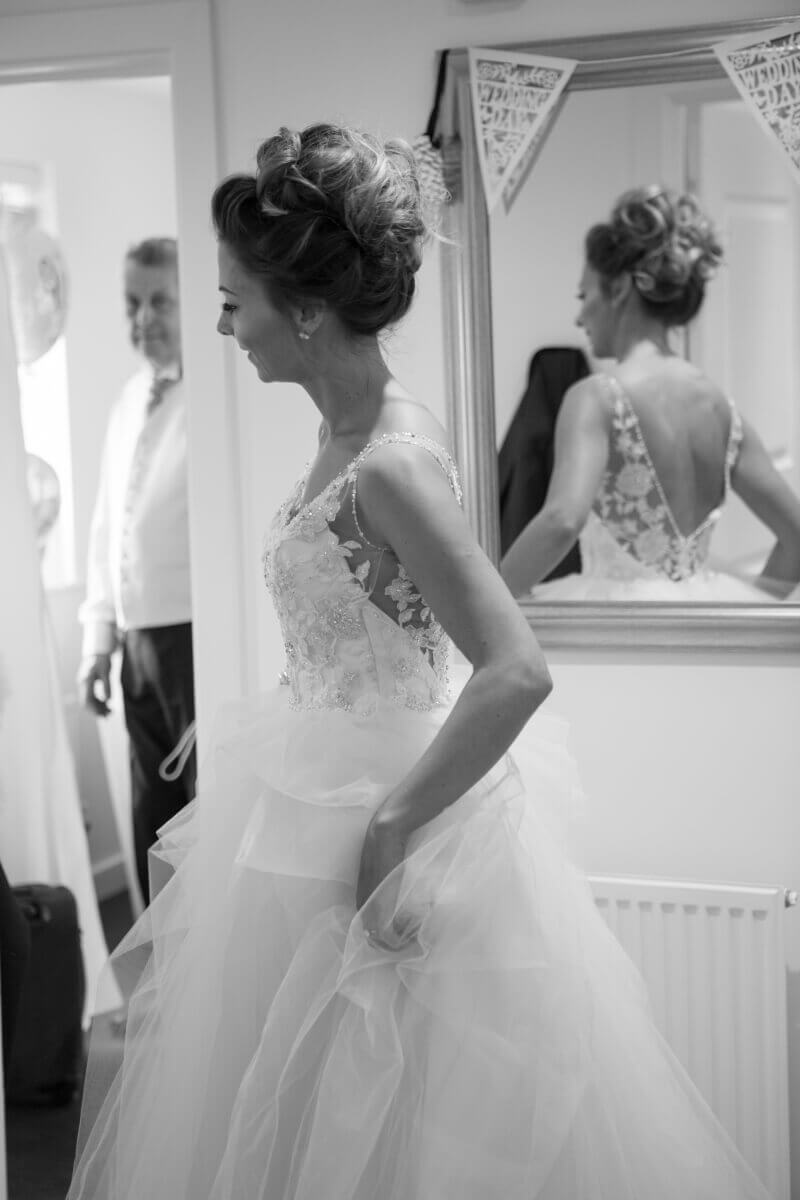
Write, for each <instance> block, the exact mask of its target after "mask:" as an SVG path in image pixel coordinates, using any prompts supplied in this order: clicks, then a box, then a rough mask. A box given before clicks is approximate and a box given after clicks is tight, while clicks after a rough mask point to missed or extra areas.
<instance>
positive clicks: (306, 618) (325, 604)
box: [263, 433, 461, 714]
mask: <svg viewBox="0 0 800 1200" xmlns="http://www.w3.org/2000/svg"><path fill="white" fill-rule="evenodd" d="M397 443H406V444H413V445H415V446H419V447H420V450H421V451H422V452H427V453H428V454H430V455H432V456H433V458H435V459H436V461H437V462H438V463H439V465H440V466H441V468H442V470H443V471H444V472H445V474H446V475H447V478H448V480H449V482H450V486H451V488H452V490H453V492H454V493H455V495H456V498H457V499H458V501H459V503H460V501H461V489H460V485H459V481H458V474H457V471H456V467H455V464H454V463H453V460H452V458H451V457H450V455H449V454H448V452H447V451H446V450H445V449H444V448H443V447H442V446H440V445H438V443H436V442H434V441H432V440H431V439H430V438H427V437H424V436H423V435H420V434H413V433H391V434H385V435H384V436H382V437H379V438H376V439H375V440H373V441H371V442H369V443H368V444H367V445H366V446H365V447H364V449H363V450H362V451H361V453H360V454H359V455H358V456H357V457H356V458H355V459H353V461H352V462H351V463H350V464H349V465H348V466H347V467H346V468H345V469H344V470H343V471H342V472H340V474H339V475H337V476H336V478H335V479H332V480H331V482H330V483H329V484H328V486H327V487H326V488H324V489H323V490H322V492H320V493H319V495H317V496H315V497H314V498H313V499H312V500H310V501H308V502H307V503H304V502H303V501H302V496H303V493H304V490H305V485H306V481H307V478H308V474H309V470H310V464H309V467H307V468H306V471H305V474H304V475H303V476H302V477H301V478H300V479H299V480H298V482H297V483H296V484H295V486H294V488H293V489H292V492H291V493H290V495H289V497H288V499H287V500H286V501H285V502H284V503H283V505H282V506H281V508H280V509H279V510H278V512H277V513H276V515H275V518H274V519H273V522H272V525H271V526H270V529H269V532H268V534H267V537H266V539H265V545H264V555H263V566H264V578H265V580H266V584H267V587H268V589H269V591H270V594H271V596H272V599H273V602H274V604H275V608H276V611H277V615H278V619H279V621H280V624H281V629H282V632H283V638H284V645H285V650H286V670H285V672H284V673H283V674H282V676H281V682H282V683H285V684H287V685H288V687H289V688H290V697H291V704H292V705H293V707H295V708H303V709H305V708H344V709H348V710H351V711H354V712H356V713H363V714H367V713H369V712H370V711H372V710H374V708H375V706H376V705H377V703H378V701H379V700H380V699H385V700H389V701H390V702H392V703H395V704H398V705H400V706H402V707H405V708H414V709H429V708H431V707H433V706H434V705H436V704H439V703H441V702H442V701H443V700H445V699H446V698H447V694H448V659H449V653H450V641H449V639H448V637H447V635H446V634H445V632H444V630H443V629H442V627H441V625H440V624H439V622H438V621H437V620H436V617H435V616H434V614H433V613H432V612H431V610H430V607H429V606H428V605H427V604H426V603H425V600H424V598H423V596H422V595H421V594H420V592H419V589H418V588H416V587H415V585H414V583H413V581H412V580H411V579H410V578H409V577H408V574H407V572H406V570H405V568H404V567H403V564H402V563H401V562H400V561H399V560H398V559H397V557H396V555H395V554H394V552H393V551H392V549H391V548H390V547H380V546H373V545H372V544H371V543H370V542H369V541H368V540H367V538H366V536H365V534H364V533H363V530H362V528H361V525H360V523H359V512H358V504H357V483H358V472H359V469H360V467H361V464H362V463H363V462H364V459H365V458H366V457H367V455H368V454H371V453H373V452H374V451H375V450H376V449H377V448H378V447H380V446H386V445H390V444H397Z"/></svg>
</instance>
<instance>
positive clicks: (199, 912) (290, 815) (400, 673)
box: [69, 434, 767, 1200]
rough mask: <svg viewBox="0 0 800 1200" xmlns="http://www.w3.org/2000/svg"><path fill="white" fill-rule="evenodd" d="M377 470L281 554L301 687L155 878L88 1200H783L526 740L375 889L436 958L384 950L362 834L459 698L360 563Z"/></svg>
mask: <svg viewBox="0 0 800 1200" xmlns="http://www.w3.org/2000/svg"><path fill="white" fill-rule="evenodd" d="M394 443H412V444H413V445H414V446H415V448H416V449H415V452H416V453H418V454H420V455H424V454H430V455H433V457H434V458H435V459H436V461H437V462H438V463H439V464H440V466H441V468H442V470H443V471H445V472H446V473H447V476H448V478H449V480H450V483H451V486H452V489H453V491H454V492H455V493H456V494H457V495H458V491H459V489H458V481H457V477H456V472H455V468H454V466H453V464H452V461H451V459H450V458H449V456H448V455H447V453H446V452H445V451H444V450H442V449H441V448H440V447H439V446H438V445H436V444H435V443H433V442H431V441H429V440H428V439H426V438H424V437H420V436H415V435H412V434H392V435H388V436H385V437H382V438H379V439H377V440H376V441H374V442H372V443H370V444H369V445H368V446H367V447H366V448H365V449H364V450H363V451H362V453H361V454H360V455H359V456H358V457H357V458H356V459H355V460H354V462H353V463H351V464H350V466H349V467H348V468H347V469H346V470H345V471H344V472H343V473H342V474H341V475H339V476H338V477H337V478H336V479H334V480H333V481H332V482H331V483H330V484H329V486H328V487H326V488H325V489H324V491H323V492H322V493H321V494H320V495H318V496H317V497H315V498H313V499H311V500H310V501H309V502H303V501H302V499H301V497H302V495H303V491H304V487H305V478H304V479H301V480H300V481H299V482H298V484H297V486H296V487H295V489H294V490H293V492H292V494H291V496H290V497H289V499H288V500H287V501H286V503H285V504H284V505H283V507H282V508H281V509H280V511H279V512H278V514H277V516H276V518H275V521H274V523H273V525H272V528H271V532H270V533H269V535H268V538H267V542H266V549H265V554H264V569H265V576H266V582H267V585H268V587H269V589H270V592H271V593H272V597H273V600H274V602H275V605H276V608H277V611H278V615H279V618H280V622H281V626H282V630H283V635H284V638H285V643H286V672H285V675H284V676H283V677H282V684H281V685H280V686H278V687H276V688H275V690H274V691H273V692H271V693H269V694H266V695H264V696H262V697H261V698H260V699H258V700H257V701H256V700H250V701H246V702H243V703H242V704H241V705H240V706H237V707H235V708H233V709H231V710H229V711H228V712H227V713H225V714H224V715H223V716H222V717H221V718H220V720H219V722H218V728H217V730H216V731H215V736H214V739H213V741H214V749H213V753H212V754H211V756H210V757H211V759H212V761H211V763H209V764H207V765H206V767H205V770H204V772H203V773H202V774H201V787H200V792H199V797H198V799H197V800H196V801H195V802H194V803H193V804H192V805H191V806H190V807H189V808H188V809H187V810H184V811H183V812H182V813H181V814H179V815H178V816H177V817H176V818H175V819H174V820H173V821H171V822H170V824H168V825H167V826H166V827H165V828H164V829H163V830H162V832H161V839H160V842H159V845H158V847H157V849H156V852H155V856H154V868H158V867H160V869H161V870H162V872H163V873H164V875H165V876H169V877H168V878H166V879H165V881H162V886H161V888H160V890H159V891H158V893H157V895H156V896H155V899H154V900H153V902H152V904H151V905H150V907H149V909H147V911H146V912H145V914H144V915H143V917H142V918H141V919H140V920H139V922H138V923H137V924H136V925H135V926H134V928H133V929H132V930H131V932H130V934H129V935H128V936H127V938H126V939H125V940H124V942H123V943H122V944H121V946H120V947H119V948H118V949H117V951H116V952H115V954H114V956H113V958H112V962H113V964H114V969H115V971H116V974H117V977H118V979H119V980H120V981H121V982H122V983H123V985H124V987H125V990H126V992H127V993H128V994H129V995H130V1002H129V1007H128V1015H127V1027H126V1034H125V1057H124V1062H123V1065H122V1067H121V1069H120V1070H119V1072H118V1073H117V1074H116V1076H115V1078H113V1079H108V1078H105V1079H104V1078H103V1074H104V1061H103V1058H102V1055H98V1056H97V1057H96V1059H95V1060H94V1061H93V1062H92V1063H90V1071H89V1075H88V1077H87V1083H86V1090H85V1097H84V1112H83V1120H82V1126H81V1135H80V1157H79V1162H78V1165H77V1168H76V1172H75V1176H74V1179H73V1183H72V1187H71V1189H70V1192H69V1200H79V1198H80V1200H88V1198H89V1197H92V1198H97V1200H100V1198H101V1197H102V1200H144V1198H145V1197H146V1198H147V1200H536V1198H538V1200H589V1198H591V1200H634V1198H635V1200H644V1198H645V1197H646V1198H647V1200H676V1198H677V1197H680V1200H712V1198H713V1200H744V1198H748V1200H767V1193H766V1191H765V1189H764V1188H763V1187H762V1186H761V1185H760V1183H759V1182H758V1181H757V1179H756V1177H755V1175H754V1174H753V1173H752V1172H751V1170H750V1169H749V1168H748V1167H747V1166H746V1165H745V1163H744V1161H743V1159H742V1158H741V1157H740V1156H739V1154H738V1152H737V1150H736V1149H735V1147H734V1146H733V1144H732V1142H731V1141H730V1140H729V1139H728V1137H727V1135H726V1134H725V1133H724V1132H723V1130H722V1128H721V1127H720V1126H719V1124H718V1123H717V1121H716V1120H715V1118H714V1117H713V1116H712V1114H711V1112H710V1110H709V1109H708V1108H707V1107H706V1105H705V1103H704V1102H703V1101H702V1099H701V1098H700V1096H699V1094H698V1093H697V1092H696V1090H695V1089H694V1087H693V1086H692V1084H691V1083H690V1081H689V1080H688V1078H687V1076H686V1075H685V1073H684V1071H683V1069H682V1068H681V1067H680V1066H679V1064H678V1063H677V1060H676V1059H675V1058H674V1057H673V1055H672V1054H671V1052H670V1051H669V1049H668V1048H667V1046H666V1044H665V1043H664V1041H663V1040H662V1038H661V1037H660V1035H659V1034H658V1033H657V1031H656V1029H655V1027H654V1025H653V1023H652V1020H651V1016H650V1012H649V1009H648V1004H647V1000H646V997H645V994H644V987H643V984H642V982H641V979H640V977H639V976H638V974H637V972H636V971H635V970H634V968H633V966H632V965H631V963H630V962H629V960H628V959H627V958H626V956H625V955H624V953H623V952H622V950H621V949H620V948H619V946H618V944H617V942H616V941H615V939H614V937H613V935H612V934H611V933H610V932H609V930H608V928H607V926H606V925H605V923H604V922H603V920H602V918H601V917H600V915H599V914H598V913H597V910H596V908H595V905H594V903H593V900H592V895H591V892H590V890H589V887H588V885H587V883H586V880H585V878H584V877H583V875H582V874H581V873H580V872H579V871H578V870H577V869H576V868H575V867H574V866H573V865H571V862H570V860H569V858H568V857H567V856H566V854H565V840H566V830H567V826H568V825H569V822H570V818H571V816H572V815H573V813H574V811H575V809H576V806H579V805H580V802H581V791H580V784H579V781H578V778H577V775H576V770H575V766H574V764H573V761H572V759H571V758H570V756H569V754H568V752H567V749H566V744H565V730H564V726H563V724H562V723H561V722H560V721H558V720H557V719H554V718H547V717H543V716H541V715H536V716H535V717H534V718H533V720H532V721H531V722H530V724H529V727H528V728H527V729H526V731H525V733H524V735H523V736H522V737H521V738H520V739H519V740H518V742H517V744H516V745H515V747H514V755H513V758H512V757H511V756H504V758H503V759H502V760H501V761H500V762H499V763H498V764H497V765H496V766H495V767H494V768H493V769H492V770H491V771H490V772H489V773H488V774H487V775H486V776H485V777H484V778H482V779H481V780H480V781H479V782H478V783H477V784H476V785H475V786H474V787H473V788H471V789H470V790H469V791H468V792H467V793H466V794H465V795H464V796H463V797H462V798H461V799H459V800H458V801H457V802H456V803H455V804H453V805H452V806H451V807H450V808H448V809H446V810H445V811H444V812H443V813H441V814H440V815H439V816H438V817H437V818H435V819H434V820H433V821H431V822H430V823H429V824H427V825H425V826H424V827H423V828H422V829H420V830H418V831H417V833H416V834H415V835H414V836H413V838H412V840H411V842H410V844H409V847H408V855H407V859H406V861H405V862H404V864H403V865H402V867H401V868H398V870H397V871H396V872H394V873H393V874H392V875H390V876H389V877H388V879H387V880H386V881H385V882H384V883H383V884H382V885H381V890H382V891H383V892H384V893H385V894H386V895H387V896H390V897H392V902H393V904H394V910H393V911H394V912H395V913H396V914H397V916H398V917H401V916H402V917H409V916H410V917H412V918H413V920H414V921H415V922H416V924H417V927H418V928H417V934H416V936H415V938H414V940H413V941H412V942H410V943H409V944H408V945H407V946H406V947H405V948H404V949H402V950H401V951H399V952H394V953H392V952H389V951H386V950H384V949H381V948H380V947H379V946H376V945H374V944H372V943H371V942H370V940H369V939H368V937H367V931H368V930H369V929H371V928H372V926H371V925H370V916H371V914H370V908H371V905H370V903H369V902H368V903H367V905H366V906H365V909H364V910H362V912H361V913H357V912H356V909H355V883H356V878H357V872H358V865H359V858H360V853H361V847H362V841H363V837H364V833H365V830H366V827H367V824H368V822H369V821H370V818H371V816H372V814H373V813H374V812H375V810H376V809H377V807H378V806H379V805H380V804H381V801H382V800H383V799H384V797H385V796H386V795H387V793H388V792H389V791H390V790H391V789H392V788H393V787H394V786H395V784H396V783H397V782H398V781H399V780H401V779H402V778H403V777H404V776H405V774H406V773H407V772H408V771H409V769H410V768H411V767H412V766H413V765H414V763H415V762H416V761H417V760H418V759H419V757H420V755H421V754H422V753H423V752H424V750H425V749H426V747H427V746H429V745H430V743H431V741H432V739H433V738H434V737H435V735H436V734H437V732H438V730H439V729H440V728H441V726H442V724H443V723H444V721H445V719H446V718H447V715H448V713H449V712H450V710H451V707H452V705H453V702H454V699H455V695H456V694H457V692H458V690H459V689H460V687H462V686H463V684H464V683H465V676H466V672H463V673H459V671H458V670H457V669H454V668H452V667H451V666H450V665H449V657H450V643H449V640H448V638H447V636H446V634H445V632H444V630H443V629H442V627H441V625H440V624H439V623H438V622H437V620H436V617H435V616H434V614H433V613H432V612H431V611H430V609H429V608H428V607H427V605H426V604H425V601H424V599H423V597H422V596H421V595H420V594H419V592H418V591H417V589H416V588H415V587H414V584H413V582H412V580H411V579H410V578H409V577H408V575H407V573H406V572H405V570H404V569H403V566H402V564H401V563H400V562H398V560H397V559H396V558H395V557H394V555H393V553H392V552H391V551H390V550H388V549H386V550H384V551H381V550H380V549H378V548H375V547H371V546H370V545H369V543H368V542H367V540H366V538H365V537H364V536H363V534H362V533H361V530H360V526H359V522H358V513H359V510H358V509H357V506H356V503H355V497H356V485H357V479H358V471H359V468H360V465H361V463H362V462H363V461H364V459H365V457H366V456H367V454H370V453H375V452H381V453H391V452H392V451H391V450H390V449H386V447H389V446H390V445H392V444H394Z"/></svg>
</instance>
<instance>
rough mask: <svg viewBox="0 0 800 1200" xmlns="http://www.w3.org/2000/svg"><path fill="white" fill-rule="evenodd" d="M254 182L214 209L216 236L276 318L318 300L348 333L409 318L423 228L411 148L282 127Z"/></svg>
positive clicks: (261, 157) (219, 192)
mask: <svg viewBox="0 0 800 1200" xmlns="http://www.w3.org/2000/svg"><path fill="white" fill-rule="evenodd" d="M256 168H257V169H256V173H255V175H233V176H231V177H230V178H229V179H225V180H223V182H222V183H221V184H220V185H219V186H218V187H217V189H216V191H215V192H214V196H213V199H212V202H211V211H212V219H213V222H214V228H215V231H216V234H217V237H218V238H220V240H222V241H223V242H225V244H226V245H227V247H228V249H229V250H230V251H231V253H232V254H233V255H234V257H235V258H236V259H237V260H238V262H239V263H240V264H241V266H242V267H243V268H244V269H245V270H246V271H248V272H250V273H251V274H253V275H255V276H259V277H261V278H262V279H263V281H264V286H265V288H266V291H267V294H268V296H269V297H270V299H271V300H272V301H273V303H275V304H276V306H277V307H279V308H281V309H282V310H283V311H285V310H286V308H287V306H288V305H290V304H296V303H297V302H299V301H302V300H309V299H316V300H323V301H325V302H326V303H327V304H328V305H329V306H330V307H331V308H332V309H333V310H334V311H335V312H336V313H337V314H338V316H339V318H340V320H341V321H342V323H343V325H344V326H345V328H346V329H348V330H349V331H350V332H351V333H353V334H376V333H379V332H380V331H381V330H382V329H386V328H387V327H388V326H390V325H393V324H394V323H395V322H397V321H399V320H400V319H401V318H402V317H403V316H405V314H406V313H407V311H408V309H409V306H410V304H411V301H412V299H413V296H414V276H415V274H416V272H417V270H418V269H419V266H420V263H421V261H422V240H423V237H424V235H425V232H426V230H425V223H424V220H423V217H422V212H421V207H420V189H419V182H418V179H417V173H416V168H415V164H414V157H413V154H412V152H411V148H410V147H409V146H408V145H407V144H406V143H405V142H402V141H387V142H381V141H379V140H378V139H377V138H374V137H372V136H370V135H368V134H366V133H360V132H357V131H355V130H351V129H346V128H342V127H339V126H335V125H324V124H318V125H310V126H309V127H308V128H307V129H304V130H302V132H296V131H294V130H291V129H286V128H282V129H280V130H279V131H278V133H276V134H275V135H274V136H273V137H270V138H267V140H266V141H265V142H262V144H261V146H260V147H259V149H258V154H257V155H256Z"/></svg>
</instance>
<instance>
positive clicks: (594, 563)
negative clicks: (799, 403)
mask: <svg viewBox="0 0 800 1200" xmlns="http://www.w3.org/2000/svg"><path fill="white" fill-rule="evenodd" d="M606 378H607V381H608V386H609V387H610V388H611V391H612V398H613V417H612V425H611V447H610V451H609V457H608V464H607V466H606V470H605V474H604V476H603V481H602V484H601V487H600V490H599V492H598V494H597V497H596V499H595V502H594V504H593V506H592V514H591V515H590V519H589V520H588V521H587V523H586V526H585V527H584V530H583V532H582V533H581V538H580V545H581V558H582V560H583V574H585V575H601V576H603V577H605V578H616V579H636V578H642V577H649V578H666V579H671V580H675V581H677V580H682V579H689V578H690V577H691V576H692V575H695V574H697V573H698V572H699V571H701V570H702V569H703V568H704V566H705V565H706V561H707V559H708V554H709V547H710V542H711V535H712V533H713V530H714V526H715V525H716V523H717V521H718V520H719V518H720V515H721V514H722V510H723V507H724V504H725V500H726V499H727V495H728V489H729V487H730V475H731V471H732V469H733V466H734V464H735V462H736V458H737V456H738V453H739V448H740V446H741V442H742V423H741V418H740V417H739V414H738V412H737V411H736V409H735V407H734V406H733V404H731V425H730V433H729V435H728V445H727V450H726V454H725V463H724V468H723V480H722V499H721V500H720V502H719V504H718V505H717V507H716V508H714V509H713V510H712V511H711V512H710V513H709V514H708V516H707V517H706V518H705V519H704V520H703V521H702V522H701V523H700V525H698V527H697V528H696V529H695V530H693V531H692V532H691V533H689V534H682V533H681V531H680V529H679V528H678V525H677V523H676V521H675V518H674V516H673V514H672V510H671V508H670V506H669V502H668V501H667V498H666V496H665V494H664V489H663V488H662V486H661V482H660V480H659V478H658V475H657V474H656V470H655V467H654V466H653V461H652V459H651V458H650V453H649V451H648V449H647V444H646V442H645V440H644V436H643V434H642V430H641V427H640V425H639V421H638V419H637V417H636V414H635V412H634V411H633V408H632V407H631V403H630V401H629V400H628V397H627V396H626V395H625V392H624V391H623V389H622V387H621V386H620V384H619V382H618V381H617V380H616V379H614V378H613V376H607V377H606Z"/></svg>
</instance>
